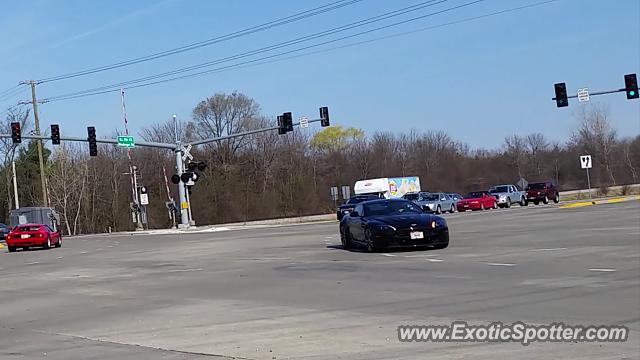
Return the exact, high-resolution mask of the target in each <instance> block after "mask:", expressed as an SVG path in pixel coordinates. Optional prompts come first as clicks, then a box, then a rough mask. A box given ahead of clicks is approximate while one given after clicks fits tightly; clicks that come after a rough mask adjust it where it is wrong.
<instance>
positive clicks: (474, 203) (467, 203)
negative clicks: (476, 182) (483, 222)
mask: <svg viewBox="0 0 640 360" xmlns="http://www.w3.org/2000/svg"><path fill="white" fill-rule="evenodd" d="M489 208H493V209H497V208H498V204H497V200H496V198H495V197H494V196H492V195H490V194H489V193H488V192H487V191H474V192H470V193H468V194H467V195H465V197H464V198H462V199H460V200H458V211H467V210H484V209H489Z"/></svg>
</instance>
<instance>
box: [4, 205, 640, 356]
mask: <svg viewBox="0 0 640 360" xmlns="http://www.w3.org/2000/svg"><path fill="white" fill-rule="evenodd" d="M639 215H640V202H638V201H630V202H625V203H618V204H607V205H597V206H588V207H581V208H573V209H560V208H557V207H555V206H552V205H549V206H536V207H534V206H529V207H526V208H518V207H515V208H512V209H508V210H489V211H485V212H472V213H464V214H453V215H445V217H446V218H447V219H448V221H449V226H450V229H451V230H450V231H451V245H450V247H449V248H447V249H445V250H420V251H403V252H392V253H384V254H367V253H364V252H357V251H353V252H350V251H344V250H342V249H341V248H340V246H339V238H338V231H337V223H318V224H308V225H297V226H285V227H264V228H252V229H243V230H232V231H224V232H216V233H196V234H188V235H136V236H130V235H121V236H88V237H81V238H76V239H66V240H65V243H64V246H63V248H61V249H51V250H48V251H43V250H31V251H26V252H17V253H7V252H6V249H2V251H0V359H44V358H46V359H61V360H70V359H83V360H85V359H210V358H216V356H222V355H224V356H231V357H240V358H248V359H288V358H296V359H426V358H429V359H439V358H443V359H460V358H466V357H468V358H474V359H541V358H545V359H560V358H563V359H567V358H575V359H585V358H588V359H638V358H640V341H639V338H638V336H639V335H640V216H639ZM454 320H466V321H469V322H472V323H489V322H492V321H502V322H504V323H512V322H515V321H524V322H529V323H536V324H546V323H553V322H560V321H561V322H564V323H567V324H583V325H586V324H598V325H599V324H624V325H626V326H628V327H629V328H630V329H631V334H630V336H629V340H628V341H627V342H624V343H597V344H594V343H534V344H532V345H529V346H522V345H520V344H518V343H464V344H461V343H430V342H422V343H401V342H399V341H398V337H397V332H396V331H397V330H396V329H397V326H399V325H403V324H419V325H423V324H424V325H428V324H439V325H446V324H449V323H450V322H452V321H454ZM214 355H215V356H214Z"/></svg>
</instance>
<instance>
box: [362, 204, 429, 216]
mask: <svg viewBox="0 0 640 360" xmlns="http://www.w3.org/2000/svg"><path fill="white" fill-rule="evenodd" d="M420 213H422V210H421V209H420V208H419V207H418V206H417V205H415V204H414V203H412V202H409V201H385V202H375V203H371V204H365V206H364V215H365V216H380V215H402V214H420Z"/></svg>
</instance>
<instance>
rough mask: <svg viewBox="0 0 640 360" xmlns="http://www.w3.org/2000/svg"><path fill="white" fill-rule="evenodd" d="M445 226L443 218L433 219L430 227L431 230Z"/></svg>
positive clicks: (445, 222)
mask: <svg viewBox="0 0 640 360" xmlns="http://www.w3.org/2000/svg"><path fill="white" fill-rule="evenodd" d="M446 226H447V221H446V220H445V219H443V218H435V219H433V220H432V221H431V227H432V228H433V229H436V228H443V227H446Z"/></svg>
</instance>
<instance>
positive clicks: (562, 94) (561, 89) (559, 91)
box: [554, 83, 569, 107]
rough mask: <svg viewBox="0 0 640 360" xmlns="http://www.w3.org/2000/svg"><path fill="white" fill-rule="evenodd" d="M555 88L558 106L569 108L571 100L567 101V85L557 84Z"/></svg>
mask: <svg viewBox="0 0 640 360" xmlns="http://www.w3.org/2000/svg"><path fill="white" fill-rule="evenodd" d="M554 87H555V90H556V106H557V107H565V106H569V99H567V85H566V84H565V83H558V84H555V85H554Z"/></svg>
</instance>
